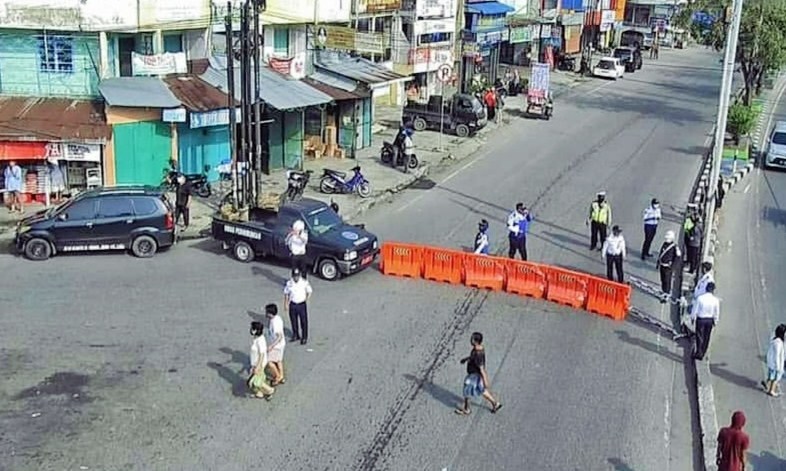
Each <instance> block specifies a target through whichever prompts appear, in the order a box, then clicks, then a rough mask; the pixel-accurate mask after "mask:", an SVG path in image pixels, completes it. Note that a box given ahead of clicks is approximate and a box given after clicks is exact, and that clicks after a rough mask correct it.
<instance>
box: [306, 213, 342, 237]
mask: <svg viewBox="0 0 786 471" xmlns="http://www.w3.org/2000/svg"><path fill="white" fill-rule="evenodd" d="M306 223H307V224H308V227H309V228H310V229H311V232H312V233H314V234H316V235H321V234H324V233H326V232H329V231H331V230H333V229H335V228H337V227H340V226H342V225H343V224H344V222H343V221H342V220H341V218H340V217H338V214H336V213H335V212H334V211H333V210H332V209H330V208H328V207H324V208H319V209H315V210H313V211H311V212H310V213H308V215H307V216H306Z"/></svg>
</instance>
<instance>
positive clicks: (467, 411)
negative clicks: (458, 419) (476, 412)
mask: <svg viewBox="0 0 786 471" xmlns="http://www.w3.org/2000/svg"><path fill="white" fill-rule="evenodd" d="M453 412H455V413H456V414H458V415H469V414H471V413H472V409H464V408H462V407H456V408H455V409H453Z"/></svg>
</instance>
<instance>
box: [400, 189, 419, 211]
mask: <svg viewBox="0 0 786 471" xmlns="http://www.w3.org/2000/svg"><path fill="white" fill-rule="evenodd" d="M424 196H426V193H421V194H419V195H418V196H416V197H414V198H412V199H411V200H409V201H407V202H406V203H404V204H402V205H401V206H399V207H398V209H397V210H396V212H397V213H400V212H401V211H404V210H405V209H407V208H409V207H410V206H412V205H413V204H415V203H417V202H418V201H419V200H420V199H421V198H423V197H424Z"/></svg>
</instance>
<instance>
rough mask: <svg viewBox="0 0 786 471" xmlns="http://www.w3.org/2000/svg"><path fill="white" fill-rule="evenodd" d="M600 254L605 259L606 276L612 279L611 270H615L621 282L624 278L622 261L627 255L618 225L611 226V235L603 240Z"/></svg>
mask: <svg viewBox="0 0 786 471" xmlns="http://www.w3.org/2000/svg"><path fill="white" fill-rule="evenodd" d="M601 256H602V257H603V258H604V259H605V260H606V278H608V279H609V280H610V281H614V276H613V271H614V270H616V272H617V281H618V282H619V283H622V282H623V280H624V272H623V271H622V261H623V260H625V257H626V256H627V249H626V248H625V238H624V237H622V229H620V226H614V227H612V228H611V235H610V236H609V237H608V239H606V241H605V242H603V251H602V252H601Z"/></svg>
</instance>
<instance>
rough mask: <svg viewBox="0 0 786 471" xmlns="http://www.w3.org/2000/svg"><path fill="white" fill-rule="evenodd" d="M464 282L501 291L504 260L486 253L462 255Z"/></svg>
mask: <svg viewBox="0 0 786 471" xmlns="http://www.w3.org/2000/svg"><path fill="white" fill-rule="evenodd" d="M464 273H465V277H464V284H465V285H467V286H472V287H474V288H485V289H492V290H494V291H502V289H503V288H504V286H505V260H504V259H499V258H497V257H489V256H486V255H475V254H471V253H470V254H465V255H464Z"/></svg>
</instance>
